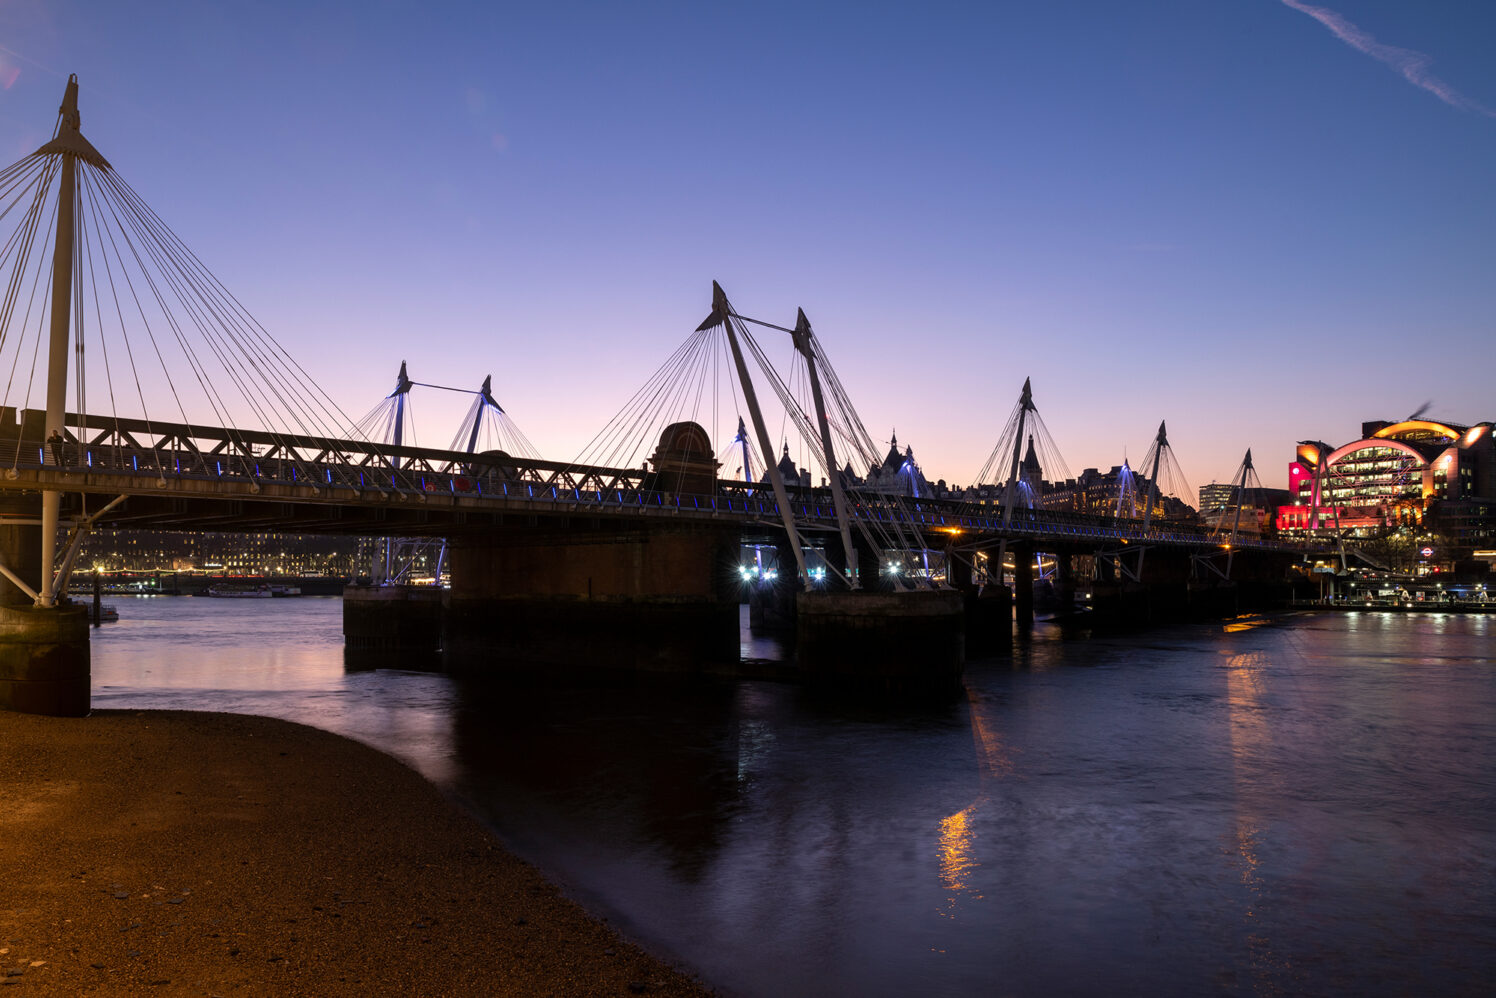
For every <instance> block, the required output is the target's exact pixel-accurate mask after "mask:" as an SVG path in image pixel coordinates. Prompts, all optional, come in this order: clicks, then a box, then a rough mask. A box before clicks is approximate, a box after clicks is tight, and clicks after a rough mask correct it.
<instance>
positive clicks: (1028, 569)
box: [1009, 544, 1034, 629]
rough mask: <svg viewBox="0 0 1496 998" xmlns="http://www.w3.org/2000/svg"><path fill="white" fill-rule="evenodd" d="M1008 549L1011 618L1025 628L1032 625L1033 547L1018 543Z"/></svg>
mask: <svg viewBox="0 0 1496 998" xmlns="http://www.w3.org/2000/svg"><path fill="white" fill-rule="evenodd" d="M1009 550H1010V551H1012V552H1013V619H1015V620H1016V621H1017V622H1018V626H1019V627H1020V628H1025V629H1027V628H1030V627H1033V626H1034V549H1033V548H1032V547H1030V546H1028V545H1027V544H1018V545H1015V546H1013V547H1011V548H1009Z"/></svg>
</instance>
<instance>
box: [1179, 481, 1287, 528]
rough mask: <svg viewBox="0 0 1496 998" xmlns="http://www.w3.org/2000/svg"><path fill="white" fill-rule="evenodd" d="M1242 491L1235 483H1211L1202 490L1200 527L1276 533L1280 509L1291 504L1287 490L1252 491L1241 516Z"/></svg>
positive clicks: (1245, 500)
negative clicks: (1239, 513)
mask: <svg viewBox="0 0 1496 998" xmlns="http://www.w3.org/2000/svg"><path fill="white" fill-rule="evenodd" d="M1240 491H1241V489H1240V487H1239V486H1238V485H1236V483H1234V482H1211V483H1210V484H1209V485H1202V486H1200V523H1201V525H1203V526H1206V527H1211V528H1216V527H1220V528H1221V529H1224V530H1230V529H1231V528H1232V527H1233V526H1234V527H1236V528H1237V529H1238V530H1240V531H1241V532H1242V533H1246V534H1251V535H1261V534H1264V533H1267V532H1268V531H1269V530H1271V529H1273V525H1274V523H1275V521H1276V518H1277V515H1278V508H1279V507H1280V506H1282V505H1284V504H1285V503H1287V502H1288V501H1289V492H1288V490H1287V489H1265V488H1248V489H1247V494H1246V495H1245V496H1242V497H1241V502H1240V506H1241V516H1240V517H1238V516H1237V512H1236V509H1237V505H1238V501H1237V496H1238V493H1240Z"/></svg>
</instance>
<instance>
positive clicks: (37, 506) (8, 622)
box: [0, 495, 91, 717]
mask: <svg viewBox="0 0 1496 998" xmlns="http://www.w3.org/2000/svg"><path fill="white" fill-rule="evenodd" d="M28 500H31V501H28ZM0 514H3V515H5V516H6V517H9V518H11V519H14V520H23V521H32V522H26V523H22V524H14V523H8V524H0V563H3V564H4V565H5V567H6V568H7V569H9V570H10V571H11V572H12V573H13V574H15V575H17V576H18V577H20V578H21V579H22V580H24V581H26V582H27V583H28V584H31V583H33V582H35V583H40V581H41V577H42V571H41V563H42V562H41V538H42V528H41V527H40V526H36V525H35V523H34V518H35V517H39V516H40V514H41V503H40V501H39V499H38V498H36V497H26V496H21V495H16V496H14V497H10V496H7V497H6V498H5V499H3V500H0ZM33 604H34V600H33V599H32V597H31V596H30V595H28V594H27V593H25V592H23V591H22V590H21V589H20V588H18V587H17V586H16V585H15V584H13V583H12V582H11V581H10V580H9V579H7V578H4V577H3V576H0V708H9V709H11V710H19V711H24V712H26V713H28V714H50V715H53V716H56V717H83V716H84V715H86V714H87V713H88V711H89V681H90V668H91V663H90V649H89V643H88V610H87V608H86V607H83V606H81V605H72V604H66V603H63V604H60V605H58V606H54V607H48V608H45V609H43V608H39V607H37V606H35V605H33Z"/></svg>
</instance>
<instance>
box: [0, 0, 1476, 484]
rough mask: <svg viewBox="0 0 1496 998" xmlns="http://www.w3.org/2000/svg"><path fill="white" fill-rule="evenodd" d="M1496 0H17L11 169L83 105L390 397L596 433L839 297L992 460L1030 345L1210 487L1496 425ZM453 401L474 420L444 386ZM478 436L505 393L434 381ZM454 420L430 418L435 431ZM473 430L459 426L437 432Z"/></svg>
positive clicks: (264, 294)
mask: <svg viewBox="0 0 1496 998" xmlns="http://www.w3.org/2000/svg"><path fill="white" fill-rule="evenodd" d="M1493 50H1496V3H1492V2H1491V0H1418V2H1408V0H1324V2H1323V3H1314V4H1311V3H1309V2H1306V0H1031V2H1009V0H989V2H986V3H941V2H921V3H873V2H868V3H815V2H804V0H802V2H790V3H771V2H755V3H737V4H725V3H710V2H694V3H692V2H685V3H646V2H631V3H570V2H563V0H555V2H543V3H540V2H531V3H507V2H502V0H494V2H489V3H441V2H429V0H428V2H421V3H416V2H394V0H389V2H386V0H361V2H350V3H290V2H279V0H262V2H224V3H204V2H201V0H192V2H181V3H177V2H163V0H153V2H151V3H148V4H121V3H117V2H82V0H44V2H43V0H0V87H3V88H4V89H3V90H0V143H3V144H4V146H5V147H6V148H4V149H0V154H5V155H4V159H5V162H10V161H12V160H14V159H18V158H20V157H21V156H23V155H26V154H27V153H30V152H31V151H33V150H34V149H35V148H36V147H37V146H39V145H40V144H41V143H42V142H44V141H46V139H47V137H48V136H49V135H50V134H51V130H52V127H53V124H54V121H55V116H56V108H57V103H58V100H59V98H60V97H61V94H62V88H63V84H64V82H65V80H66V76H67V74H68V73H70V72H71V73H77V74H78V77H79V83H80V87H81V93H80V108H81V112H82V121H83V132H84V134H85V135H86V136H88V137H89V139H90V140H91V141H92V142H93V143H94V145H95V146H97V147H98V148H99V150H100V151H101V152H103V154H104V155H105V156H107V157H108V158H109V159H110V161H111V162H112V163H113V165H114V167H115V169H116V170H117V171H118V172H119V173H120V174H121V175H122V176H124V177H125V178H126V179H127V180H128V181H129V183H130V184H131V185H132V186H134V188H135V189H136V190H137V191H139V192H140V193H141V195H142V196H143V197H144V198H145V199H146V200H147V201H148V202H149V203H150V204H151V205H152V207H154V208H155V210H156V211H157V212H158V213H159V214H160V215H161V216H162V217H163V218H164V219H165V220H166V221H167V222H168V223H169V224H170V225H171V226H172V228H173V229H174V230H175V231H176V232H177V234H178V235H179V236H181V237H182V239H183V240H184V241H185V242H186V243H187V244H188V245H189V246H191V247H192V248H193V249H194V251H195V252H196V253H197V255H198V256H199V257H200V258H201V259H203V260H204V261H205V262H206V263H207V264H208V265H209V266H210V267H211V268H212V269H213V271H214V272H215V273H216V274H217V275H218V277H219V278H220V279H221V280H222V281H223V282H224V283H225V284H226V285H227V286H228V287H229V288H230V289H232V290H233V292H234V293H235V294H236V295H237V296H238V297H239V299H240V300H241V301H242V302H243V303H244V304H245V305H246V306H247V307H248V308H249V309H250V311H251V312H253V313H254V314H255V316H256V317H257V318H258V319H259V320H260V321H261V322H262V323H263V324H264V326H265V327H266V328H267V329H269V330H270V331H271V332H272V333H273V334H274V335H275V336H276V337H277V338H278V339H279V340H280V341H281V342H282V343H284V344H287V345H288V347H289V348H290V349H291V350H292V352H293V353H294V354H295V356H296V357H297V358H298V359H299V360H300V361H301V363H302V364H303V365H304V366H305V367H307V368H308V369H309V370H310V371H311V372H312V373H313V374H315V375H318V376H319V380H321V381H322V383H323V384H324V385H330V386H332V393H333V395H334V397H335V398H336V399H337V401H338V402H339V403H340V404H341V405H342V406H343V408H344V409H345V410H347V411H348V412H349V413H350V414H352V415H354V416H355V417H356V416H358V415H361V414H362V413H364V412H365V411H366V410H368V409H369V408H370V407H371V406H372V405H373V404H374V403H375V402H376V401H377V400H378V399H379V398H380V397H382V396H383V395H384V394H385V393H386V392H388V391H389V390H390V388H391V387H392V384H393V379H394V373H395V370H396V369H397V368H398V366H399V363H400V361H401V360H407V361H409V362H410V368H411V373H412V376H413V377H415V378H416V379H417V380H423V381H433V382H437V383H442V384H457V385H467V384H469V383H472V385H473V386H474V387H476V383H477V382H478V381H479V380H481V378H482V376H483V374H485V373H490V372H491V373H492V374H493V376H494V388H495V394H496V395H497V397H498V398H499V400H500V402H501V403H503V404H504V406H505V408H506V409H507V410H508V411H509V413H510V414H511V416H512V417H513V418H514V419H515V421H516V422H517V423H518V424H519V425H520V426H521V427H522V428H523V430H524V432H525V433H526V434H527V435H528V436H529V438H530V439H531V440H532V441H533V442H534V443H535V445H536V446H537V448H538V449H539V450H540V451H541V452H542V453H543V454H545V455H546V456H548V457H553V458H556V459H568V458H571V457H573V456H575V455H576V454H577V453H578V452H579V451H580V450H581V449H582V447H583V445H584V444H586V442H587V441H588V440H589V439H590V438H591V436H592V435H593V433H594V432H595V431H596V430H597V429H599V428H600V427H601V426H602V425H603V424H604V423H605V422H606V421H607V420H608V419H609V418H610V417H611V416H612V415H613V414H614V413H615V412H617V411H618V410H619V408H620V407H621V406H622V405H623V403H624V402H625V400H626V399H627V398H628V397H629V396H630V395H631V394H632V393H633V392H634V391H635V390H636V389H637V388H638V387H639V386H641V385H642V384H644V382H645V381H646V379H647V378H648V377H649V375H650V374H651V373H652V372H653V371H654V370H655V368H656V367H658V366H659V365H660V364H661V363H662V362H663V361H664V360H665V358H666V357H667V356H668V355H669V354H670V353H671V352H672V351H673V350H674V349H675V348H676V347H677V346H678V345H679V344H680V343H681V342H682V341H683V340H685V338H686V337H687V336H688V335H689V334H690V332H691V330H693V329H694V328H695V326H696V324H697V323H698V322H699V321H700V320H701V319H702V317H703V316H705V315H706V314H707V312H708V311H709V310H710V298H711V281H712V280H713V279H716V280H719V281H721V282H722V284H723V286H724V287H725V288H726V290H727V292H728V294H729V295H730V296H731V297H732V299H733V302H734V304H735V305H737V306H738V308H739V309H740V310H741V311H743V312H744V313H746V314H749V315H755V316H760V317H762V318H765V319H770V320H772V321H778V322H783V323H785V324H792V323H793V319H794V314H795V308H796V307H797V306H799V307H803V308H804V309H805V311H806V313H807V314H808V315H809V316H810V318H811V320H812V321H813V323H814V324H815V328H816V331H817V333H818V335H819V336H820V338H821V339H822V341H823V342H824V343H825V344H826V346H827V349H828V350H829V351H830V353H831V356H832V357H833V358H834V359H835V360H836V362H837V365H838V369H839V371H840V374H841V379H842V381H843V383H844V384H845V385H846V386H847V388H848V389H849V391H850V392H851V393H852V396H853V398H854V400H856V402H857V405H858V408H859V410H860V412H861V414H862V416H863V419H864V421H865V423H866V424H867V426H868V428H869V430H870V431H871V432H872V433H873V435H874V436H875V437H877V438H880V439H886V438H887V435H888V433H889V431H890V430H891V429H895V428H896V429H897V432H898V438H899V441H900V443H901V444H904V443H907V444H912V445H913V447H914V450H915V454H916V457H917V458H918V459H919V460H920V462H921V464H922V465H923V467H924V470H925V472H926V474H927V475H928V476H929V477H930V478H931V479H935V478H944V479H946V480H947V481H950V482H952V483H961V484H965V483H967V482H969V481H970V480H971V479H972V477H973V476H974V475H975V474H976V472H977V469H978V468H979V467H980V466H981V465H982V463H983V461H984V460H985V458H986V457H987V454H988V452H989V451H990V450H991V448H992V446H993V444H994V443H995V441H996V439H997V436H998V434H999V433H1000V432H1001V430H1002V427H1003V424H1004V423H1005V421H1006V420H1007V417H1008V415H1009V413H1010V411H1011V410H1012V407H1013V404H1014V402H1015V401H1016V399H1017V396H1018V391H1019V388H1020V387H1021V385H1022V383H1023V379H1024V378H1025V377H1028V376H1031V377H1032V378H1033V384H1034V393H1035V399H1036V401H1037V404H1038V406H1039V412H1040V415H1041V416H1042V417H1043V419H1044V421H1045V423H1046V424H1047V426H1048V428H1049V431H1050V433H1051V435H1052V436H1053V438H1054V440H1055V441H1056V443H1057V444H1058V446H1059V449H1060V451H1061V453H1062V454H1063V455H1064V458H1065V461H1066V463H1067V464H1068V465H1069V467H1070V470H1071V471H1072V472H1079V471H1080V470H1081V469H1082V468H1085V467H1092V466H1099V467H1102V468H1106V467H1109V466H1111V465H1113V464H1116V463H1119V462H1120V461H1121V460H1122V458H1123V456H1124V453H1125V454H1126V455H1127V456H1128V457H1130V458H1131V460H1132V462H1133V463H1134V464H1135V465H1136V464H1138V463H1139V462H1140V461H1141V458H1142V456H1143V454H1144V452H1145V451H1146V450H1147V449H1148V446H1149V442H1150V440H1151V437H1152V434H1153V432H1154V431H1155V430H1156V428H1157V426H1158V423H1159V420H1160V419H1167V420H1168V425H1169V436H1170V441H1171V443H1172V445H1173V447H1174V452H1175V455H1176V458H1177V460H1178V461H1179V464H1180V466H1181V467H1182V468H1183V470H1184V473H1185V476H1186V477H1187V478H1188V480H1189V483H1190V484H1191V485H1192V486H1194V487H1195V488H1198V487H1199V486H1200V485H1203V484H1206V483H1208V482H1211V481H1216V480H1218V481H1226V480H1228V479H1229V478H1230V476H1231V475H1232V474H1233V472H1234V470H1235V469H1236V468H1237V466H1238V464H1239V463H1240V460H1241V456H1242V452H1243V451H1244V450H1245V449H1246V448H1248V447H1251V448H1252V449H1253V452H1254V457H1255V459H1256V464H1257V469H1258V474H1259V475H1260V477H1261V478H1262V480H1263V482H1264V484H1266V485H1270V486H1282V485H1285V484H1286V479H1287V471H1286V467H1287V463H1288V461H1289V460H1290V458H1291V457H1292V455H1293V447H1294V443H1295V442H1296V441H1297V440H1300V439H1304V438H1308V437H1318V438H1323V439H1326V440H1328V441H1330V442H1332V443H1336V444H1339V443H1344V442H1347V441H1349V440H1351V439H1354V438H1355V437H1357V436H1358V435H1359V429H1360V424H1361V421H1362V420H1365V419H1374V418H1386V419H1396V418H1402V417H1404V416H1406V415H1408V414H1409V413H1410V412H1412V411H1413V410H1414V409H1416V408H1418V407H1419V406H1420V405H1422V404H1423V403H1424V402H1425V401H1429V400H1432V403H1433V404H1432V406H1431V407H1430V409H1429V417H1430V418H1444V419H1448V420H1451V421H1454V422H1465V423H1470V422H1477V421H1481V420H1489V419H1493V418H1496V401H1493V399H1492V392H1491V384H1492V370H1493V365H1492V358H1493V356H1496V350H1493V346H1492V333H1493V319H1496V278H1493V273H1496V266H1493V264H1496V248H1493V232H1496V226H1493V221H1496V183H1493V181H1492V177H1493V175H1496V174H1493V165H1496V110H1493V109H1496V58H1493V57H1492V53H1493ZM448 404H449V405H450V406H451V408H452V412H451V414H450V416H449V415H447V414H446V412H445V410H443V408H442V406H443V405H448ZM419 405H420V406H421V407H420V408H419V409H418V413H419V424H418V428H419V429H421V431H422V438H421V442H422V443H425V444H428V445H431V446H442V445H444V444H445V443H446V440H447V439H448V438H449V437H450V430H449V426H450V425H451V424H455V422H456V420H457V419H458V417H459V416H460V413H461V411H462V409H464V408H465V407H466V403H465V402H464V401H463V400H462V399H460V398H455V397H454V399H453V400H452V401H450V403H448V402H444V401H443V400H441V399H439V398H432V399H430V400H429V401H426V402H422V403H419ZM428 431H429V432H428ZM438 438H440V439H438Z"/></svg>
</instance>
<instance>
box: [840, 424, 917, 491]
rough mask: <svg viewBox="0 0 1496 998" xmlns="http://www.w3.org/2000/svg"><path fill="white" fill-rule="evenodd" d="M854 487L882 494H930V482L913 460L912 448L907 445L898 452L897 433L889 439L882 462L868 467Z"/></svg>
mask: <svg viewBox="0 0 1496 998" xmlns="http://www.w3.org/2000/svg"><path fill="white" fill-rule="evenodd" d="M856 487H857V488H862V489H865V490H867V491H868V492H880V493H882V494H884V495H894V496H915V497H918V498H928V497H929V496H930V483H929V482H927V481H925V476H924V472H922V471H920V468H919V462H917V461H915V460H914V448H913V447H907V448H905V449H904V451H903V452H902V453H900V451H899V436H898V434H897V433H895V434H894V435H893V439H892V440H890V441H889V445H888V453H887V454H886V455H884V457H883V462H882V463H881V464H877V465H874V466H873V467H871V468H869V469H868V473H867V477H866V478H864V479H863V480H862V481H861V482H858V483H857V484H856Z"/></svg>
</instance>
